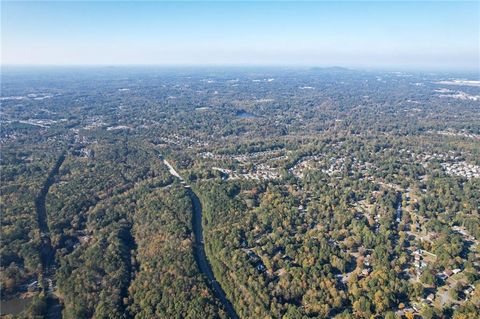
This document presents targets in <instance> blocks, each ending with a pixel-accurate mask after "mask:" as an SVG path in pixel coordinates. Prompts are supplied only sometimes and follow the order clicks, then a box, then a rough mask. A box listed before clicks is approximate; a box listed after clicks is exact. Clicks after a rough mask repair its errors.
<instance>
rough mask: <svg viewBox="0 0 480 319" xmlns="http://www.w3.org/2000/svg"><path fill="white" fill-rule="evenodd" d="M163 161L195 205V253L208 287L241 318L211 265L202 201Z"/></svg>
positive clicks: (235, 318)
mask: <svg viewBox="0 0 480 319" xmlns="http://www.w3.org/2000/svg"><path fill="white" fill-rule="evenodd" d="M163 162H164V163H165V165H167V166H168V168H169V170H170V173H172V175H174V176H176V177H177V178H179V179H180V180H181V181H182V183H183V184H184V185H185V188H186V190H187V192H188V195H189V196H190V199H191V200H192V205H193V216H192V227H193V235H194V237H195V244H194V246H193V253H194V257H195V260H196V262H197V264H198V268H199V269H200V272H201V273H202V274H204V275H205V277H206V278H207V285H208V287H210V289H211V290H212V291H213V294H214V295H215V297H217V298H218V300H220V302H221V303H222V305H223V307H224V308H225V311H226V312H227V314H228V316H229V317H230V318H231V319H240V317H238V315H237V313H236V312H235V309H234V308H233V306H232V303H231V302H230V301H229V300H228V298H227V295H226V294H225V291H223V289H222V287H221V286H220V284H219V283H218V281H217V280H216V279H215V275H214V274H213V270H212V267H211V266H210V263H209V262H208V258H207V255H206V254H205V245H204V243H203V227H202V204H201V203H200V200H199V199H198V196H197V195H196V194H195V192H194V191H193V190H192V189H191V187H190V185H187V184H185V182H184V180H183V178H182V177H180V175H179V174H178V173H177V172H176V171H175V169H174V168H173V166H172V165H170V163H168V162H167V160H165V159H164V160H163Z"/></svg>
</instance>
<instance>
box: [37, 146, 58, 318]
mask: <svg viewBox="0 0 480 319" xmlns="http://www.w3.org/2000/svg"><path fill="white" fill-rule="evenodd" d="M64 160H65V154H62V155H60V157H59V158H58V159H57V161H56V162H55V165H54V167H53V169H52V170H51V171H50V173H49V174H48V177H47V180H46V181H45V184H44V185H43V187H42V189H41V190H40V193H39V194H38V197H37V198H36V199H35V209H36V211H37V218H38V227H39V228H40V231H41V233H42V246H41V253H40V255H41V256H40V257H41V262H42V268H43V271H42V273H43V285H42V287H43V289H44V291H45V293H46V296H47V315H46V318H49V319H58V318H62V305H61V303H60V300H58V298H57V297H56V296H55V295H53V294H52V293H51V291H50V288H48V287H45V286H46V283H47V282H50V283H51V282H53V280H54V279H55V248H54V247H53V246H52V240H51V238H50V229H49V228H48V221H47V209H46V206H45V200H46V198H47V194H48V191H49V190H50V186H52V184H53V182H54V180H55V175H57V174H58V171H59V169H60V166H61V165H62V163H63V161H64ZM49 286H51V284H50V285H49Z"/></svg>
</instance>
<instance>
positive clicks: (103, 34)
mask: <svg viewBox="0 0 480 319" xmlns="http://www.w3.org/2000/svg"><path fill="white" fill-rule="evenodd" d="M479 60H480V2H478V1H472V2H467V1H455V2H448V1H440V2H437V1H422V2H410V1H374V2H364V1H354V2H348V1H337V2H330V1H308V2H298V1H297V2H288V1H281V2H275V1H263V2H259V1H244V2H234V1H215V2H203V1H193V2H188V1H177V2H168V1H149V2H141V1H131V2H129V1H80V2H75V1H65V2H46V1H34V2H27V1H3V0H2V2H1V63H2V65H10V64H27V65H30V64H41V65H122V64H127V65H136V64H146V65H151V64H155V65H278V66H331V65H336V66H346V67H365V68H407V69H444V70H447V69H452V70H479V69H480V61H479Z"/></svg>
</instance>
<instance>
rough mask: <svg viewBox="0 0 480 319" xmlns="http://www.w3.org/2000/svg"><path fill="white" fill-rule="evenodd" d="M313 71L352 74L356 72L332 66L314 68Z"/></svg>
mask: <svg viewBox="0 0 480 319" xmlns="http://www.w3.org/2000/svg"><path fill="white" fill-rule="evenodd" d="M311 70H312V71H316V72H318V71H320V72H352V71H354V70H352V69H349V68H345V67H342V66H330V67H313V68H311Z"/></svg>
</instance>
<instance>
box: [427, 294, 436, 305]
mask: <svg viewBox="0 0 480 319" xmlns="http://www.w3.org/2000/svg"><path fill="white" fill-rule="evenodd" d="M433 300H435V295H434V294H429V295H428V296H427V301H429V302H430V303H432V302H433Z"/></svg>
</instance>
